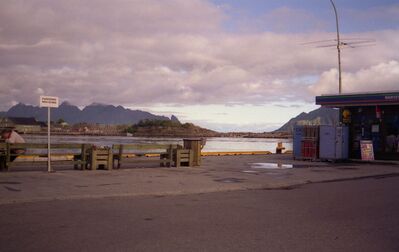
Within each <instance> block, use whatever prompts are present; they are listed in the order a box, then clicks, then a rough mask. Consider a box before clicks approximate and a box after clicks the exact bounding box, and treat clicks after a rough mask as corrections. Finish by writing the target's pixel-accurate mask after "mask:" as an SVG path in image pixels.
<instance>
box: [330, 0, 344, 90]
mask: <svg viewBox="0 0 399 252" xmlns="http://www.w3.org/2000/svg"><path fill="white" fill-rule="evenodd" d="M330 2H331V4H332V6H333V8H334V13H335V23H336V26H337V50H338V82H339V88H338V90H339V94H341V93H342V78H341V41H340V40H339V25H338V13H337V8H336V7H335V4H334V2H333V0H330Z"/></svg>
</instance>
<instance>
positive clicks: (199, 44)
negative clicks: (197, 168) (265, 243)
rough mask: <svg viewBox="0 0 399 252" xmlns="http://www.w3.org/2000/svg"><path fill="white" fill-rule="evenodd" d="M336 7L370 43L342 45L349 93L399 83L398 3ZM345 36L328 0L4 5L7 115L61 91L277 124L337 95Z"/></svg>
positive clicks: (67, 97) (0, 81) (65, 95)
mask: <svg viewBox="0 0 399 252" xmlns="http://www.w3.org/2000/svg"><path fill="white" fill-rule="evenodd" d="M335 4H336V7H337V9H338V14H339V19H340V31H341V37H342V38H343V40H344V41H346V42H356V41H359V40H360V39H362V40H368V41H372V42H371V43H369V44H368V46H358V45H361V44H354V45H356V47H355V48H350V47H346V48H343V50H342V77H343V92H344V93H353V92H375V91H392V90H399V50H398V48H399V1H398V0H396V1H388V0H379V1H377V0H363V1H361V0H353V1H348V0H335ZM335 37H336V29H335V16H334V12H333V9H332V6H331V4H330V1H328V0H304V1H298V0H269V1H265V0H229V1H228V0H113V1H108V0H87V1H78V0H57V1H53V0H30V1H24V0H2V1H0V111H5V110H7V109H8V108H10V107H11V106H13V105H15V104H17V103H18V102H22V103H26V104H32V105H37V104H38V101H39V96H40V95H51V96H58V97H60V100H61V101H69V102H70V103H72V104H75V105H77V106H80V107H83V106H86V105H89V104H91V103H93V102H96V103H104V104H113V105H122V106H124V107H128V108H132V109H143V110H146V111H149V112H153V113H156V114H161V115H166V116H171V115H172V114H174V115H176V116H177V117H178V118H179V119H180V120H181V121H183V122H193V123H195V124H198V125H200V126H203V127H207V128H211V129H214V130H218V131H254V132H264V131H270V130H274V129H277V128H278V127H280V126H281V125H282V124H283V123H285V122H286V121H288V120H289V119H290V118H291V117H294V116H296V115H297V114H299V113H301V112H309V111H311V110H313V109H316V108H317V106H315V104H314V97H315V96H316V95H321V94H332V93H337V92H338V70H337V51H336V48H334V47H319V46H323V45H330V44H334V43H335V42H334V41H333V39H335ZM315 41H323V42H317V43H312V42H315ZM309 42H311V43H309Z"/></svg>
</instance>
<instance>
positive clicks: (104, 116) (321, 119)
mask: <svg viewBox="0 0 399 252" xmlns="http://www.w3.org/2000/svg"><path fill="white" fill-rule="evenodd" d="M5 116H7V117H34V118H35V119H36V120H38V121H46V120H47V108H40V107H37V106H32V105H25V104H23V103H18V104H17V105H15V106H13V107H11V108H10V109H9V110H8V111H7V112H0V117H5ZM59 119H63V120H64V121H66V122H68V123H69V124H75V123H82V122H86V123H100V124H136V123H138V122H139V121H141V120H146V119H148V120H166V121H175V122H179V119H178V118H177V117H176V116H174V115H172V117H171V118H168V117H166V116H159V115H154V114H152V113H149V112H146V111H142V110H131V109H127V108H124V107H122V106H113V105H105V104H99V103H93V104H91V105H88V106H86V107H84V108H83V109H79V108H78V107H77V106H75V105H72V104H70V103H68V102H63V103H62V104H61V105H60V106H59V107H58V108H53V109H52V112H51V120H52V121H57V120H59ZM338 121H339V111H338V110H336V109H332V108H325V107H320V108H318V109H316V110H313V111H311V112H309V113H305V112H302V113H301V114H299V115H298V116H296V117H294V118H292V119H291V120H289V121H288V122H287V123H285V124H284V125H283V126H282V127H281V128H279V129H277V130H275V131H274V132H277V133H278V132H288V133H291V132H292V130H293V128H294V126H295V125H297V124H299V125H320V124H322V125H333V124H336V123H337V122H338Z"/></svg>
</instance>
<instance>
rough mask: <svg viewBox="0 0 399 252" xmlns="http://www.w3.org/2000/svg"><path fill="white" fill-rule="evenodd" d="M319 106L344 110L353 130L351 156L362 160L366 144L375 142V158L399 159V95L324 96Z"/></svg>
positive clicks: (343, 121) (345, 120) (342, 115)
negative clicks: (362, 146)
mask: <svg viewBox="0 0 399 252" xmlns="http://www.w3.org/2000/svg"><path fill="white" fill-rule="evenodd" d="M316 104H317V105H321V106H324V107H332V108H339V109H340V123H341V124H343V125H347V126H348V127H349V157H350V158H356V159H357V158H360V157H361V143H362V141H365V140H369V141H372V145H373V149H374V157H375V159H379V160H399V147H398V142H399V92H390V93H358V94H341V95H322V96H317V97H316Z"/></svg>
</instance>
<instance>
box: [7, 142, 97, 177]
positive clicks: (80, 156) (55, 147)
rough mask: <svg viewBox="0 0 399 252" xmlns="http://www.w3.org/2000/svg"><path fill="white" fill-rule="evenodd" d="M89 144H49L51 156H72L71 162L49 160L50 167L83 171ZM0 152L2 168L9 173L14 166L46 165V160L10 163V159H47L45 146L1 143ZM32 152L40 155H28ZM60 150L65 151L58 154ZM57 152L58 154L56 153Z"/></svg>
mask: <svg viewBox="0 0 399 252" xmlns="http://www.w3.org/2000/svg"><path fill="white" fill-rule="evenodd" d="M91 146H92V145H91V144H74V143H63V144H51V150H52V151H51V155H52V156H57V155H62V156H73V159H72V160H53V159H52V160H51V164H52V165H73V166H74V168H75V169H78V168H80V169H82V170H83V169H85V168H86V166H87V164H88V150H89V149H90V148H91ZM21 149H23V150H26V151H25V152H24V153H21V154H18V153H13V150H21ZM0 150H3V151H4V155H3V154H1V155H3V156H4V157H5V161H4V164H3V165H4V166H5V168H6V169H7V170H8V171H9V170H10V168H11V167H15V166H26V165H30V166H33V165H37V164H47V160H44V161H40V160H34V159H33V160H29V161H17V162H15V161H14V162H11V159H12V157H16V156H18V157H22V158H23V157H32V156H33V157H47V144H36V143H23V144H8V143H2V144H1V145H0ZM32 150H39V151H40V152H42V153H43V154H42V153H40V154H32V153H29V152H30V151H32ZM60 150H66V152H59V151H60ZM72 150H78V152H72ZM56 151H58V152H56Z"/></svg>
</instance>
